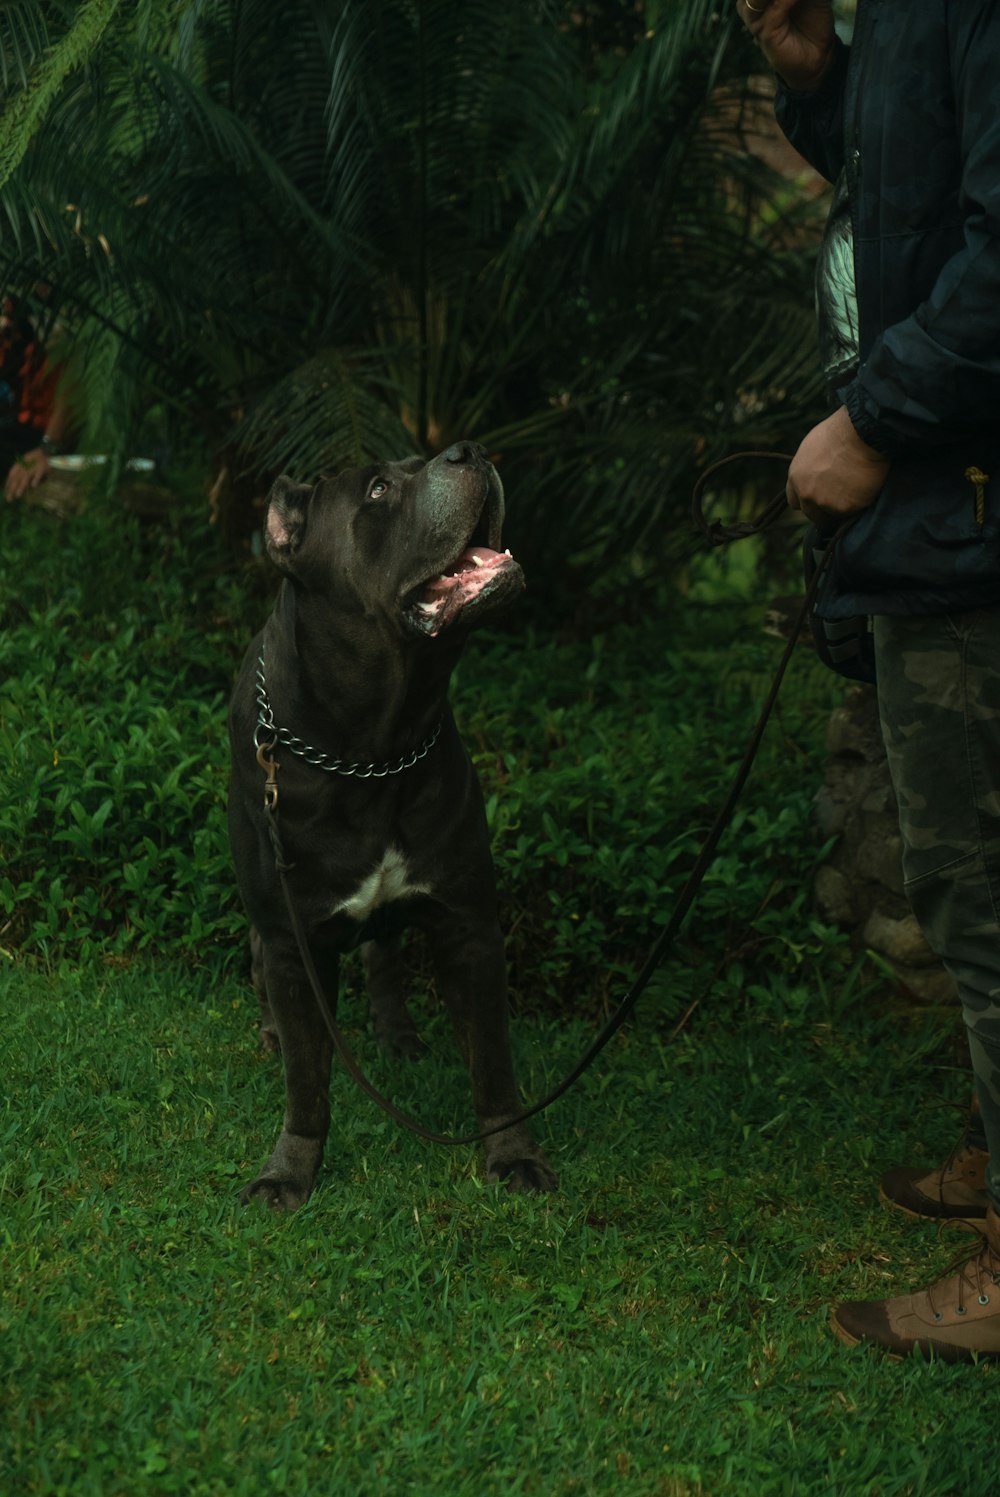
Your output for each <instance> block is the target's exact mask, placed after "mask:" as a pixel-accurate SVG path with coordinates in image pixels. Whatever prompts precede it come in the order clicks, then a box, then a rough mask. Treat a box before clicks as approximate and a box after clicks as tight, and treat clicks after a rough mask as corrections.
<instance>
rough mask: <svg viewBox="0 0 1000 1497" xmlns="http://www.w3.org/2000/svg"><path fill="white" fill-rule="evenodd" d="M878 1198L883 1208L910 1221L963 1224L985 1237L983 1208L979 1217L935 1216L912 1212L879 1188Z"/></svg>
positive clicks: (944, 1214)
mask: <svg viewBox="0 0 1000 1497" xmlns="http://www.w3.org/2000/svg"><path fill="white" fill-rule="evenodd" d="M878 1198H879V1200H880V1201H881V1202H882V1204H883V1206H888V1207H889V1208H890V1209H891V1210H893V1211H898V1212H900V1213H901V1215H903V1216H908V1217H909V1219H910V1221H914V1222H935V1223H937V1224H940V1223H941V1222H965V1224H966V1226H969V1227H974V1228H975V1230H976V1231H977V1232H979V1233H980V1234H981V1235H983V1236H985V1234H986V1207H985V1206H984V1207H983V1210H982V1215H981V1216H960V1215H955V1216H953V1215H951V1213H950V1212H949V1213H942V1214H941V1215H939V1216H935V1215H932V1214H931V1213H929V1212H926V1211H914V1210H913V1208H912V1207H911V1206H904V1205H902V1203H901V1202H899V1201H894V1200H893V1198H892V1196H887V1195H886V1193H885V1191H884V1190H883V1189H882V1187H881V1186H879V1192H878Z"/></svg>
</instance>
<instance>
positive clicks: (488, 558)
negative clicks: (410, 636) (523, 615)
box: [409, 543, 524, 638]
mask: <svg viewBox="0 0 1000 1497" xmlns="http://www.w3.org/2000/svg"><path fill="white" fill-rule="evenodd" d="M523 587H524V574H523V573H522V571H521V568H520V567H519V566H518V564H517V562H516V561H515V560H514V558H513V557H512V556H511V554H510V552H509V551H494V550H492V549H491V548H490V547H489V546H481V545H477V544H475V543H473V544H472V545H469V546H467V547H466V548H465V550H464V551H462V553H461V554H460V555H459V556H457V557H456V558H455V560H454V561H453V562H452V563H451V564H450V565H449V566H447V567H445V569H444V571H443V572H441V573H440V575H439V576H437V577H431V578H430V579H429V580H428V581H427V582H425V583H424V585H423V587H422V588H420V590H419V592H418V593H417V596H416V598H415V599H414V601H413V602H412V604H411V605H410V609H409V614H410V619H411V621H412V622H413V623H414V624H415V625H416V627H417V628H418V629H419V630H420V631H421V633H422V634H428V635H430V636H431V637H432V638H433V637H434V636H435V635H436V634H440V633H441V631H442V629H445V628H447V627H448V625H449V624H452V623H454V622H455V620H456V619H457V618H458V617H459V615H463V616H464V617H465V620H466V621H467V622H471V614H472V612H478V611H479V610H480V608H486V607H487V606H489V607H492V606H493V605H496V604H499V603H501V602H507V601H508V600H509V599H510V598H513V597H514V595H515V594H516V593H519V592H520V591H521V590H522V589H523Z"/></svg>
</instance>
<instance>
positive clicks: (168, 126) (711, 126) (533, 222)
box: [0, 0, 819, 570]
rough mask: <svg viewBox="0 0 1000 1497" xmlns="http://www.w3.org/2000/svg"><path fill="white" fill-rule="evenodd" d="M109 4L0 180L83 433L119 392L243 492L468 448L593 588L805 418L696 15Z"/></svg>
mask: <svg viewBox="0 0 1000 1497" xmlns="http://www.w3.org/2000/svg"><path fill="white" fill-rule="evenodd" d="M96 5H97V0H92V4H91V6H88V7H84V8H83V9H82V10H81V12H80V20H79V22H77V23H75V25H79V24H82V20H83V16H84V13H85V12H86V13H89V11H90V10H91V9H93V8H95V7H96ZM122 9H123V12H125V13H123V14H119V15H118V16H117V17H116V18H115V20H114V21H113V22H112V23H111V24H109V25H108V26H107V28H106V30H105V32H104V34H103V36H102V38H101V41H100V45H99V46H94V47H92V48H91V50H90V51H89V52H88V53H87V65H86V67H83V66H78V67H76V68H75V69H74V70H73V71H71V72H69V73H68V75H67V77H66V80H65V84H64V86H63V87H62V88H61V90H60V92H59V95H58V98H57V99H55V100H54V101H53V102H52V104H51V107H48V108H47V109H46V111H45V113H44V120H42V122H41V123H40V124H39V127H38V128H37V129H36V130H34V133H33V134H32V136H31V140H30V143H29V144H28V146H27V148H26V149H25V153H24V156H23V160H22V161H21V163H20V165H19V166H18V168H17V169H16V170H15V171H14V172H13V173H12V175H11V176H10V178H9V180H8V181H7V183H6V185H5V186H0V213H3V214H4V215H5V216H6V219H7V225H6V230H5V233H4V235H3V239H2V245H3V248H2V249H0V267H4V266H5V267H6V275H7V277H8V280H10V279H13V280H14V281H15V282H17V283H19V284H21V285H23V286H25V287H28V286H31V285H32V284H33V283H34V282H35V281H36V280H37V279H38V278H39V277H43V278H44V279H46V280H47V281H49V282H51V283H53V284H54V285H55V287H56V292H55V295H56V299H57V300H58V302H59V304H60V306H61V311H62V319H63V326H64V347H65V351H66V352H67V355H68V357H69V359H70V364H71V367H72V383H73V384H74V386H75V388H76V391H77V394H78V396H79V397H80V399H81V400H82V402H83V405H84V407H85V411H86V436H85V440H86V441H87V442H89V443H90V444H91V445H92V446H96V447H99V448H101V449H106V450H111V451H117V452H119V453H123V452H124V451H126V450H127V449H128V445H129V442H130V441H134V440H135V439H136V431H137V428H138V426H139V423H140V421H141V419H142V418H143V416H144V414H145V413H146V412H147V411H148V409H149V407H150V405H152V404H155V405H156V406H157V407H159V408H162V410H163V411H165V412H167V413H169V414H171V416H172V418H173V420H174V425H175V430H176V431H177V432H179V434H180V440H182V441H183V442H188V441H190V439H191V432H192V428H194V429H195V430H196V431H197V432H198V433H199V434H200V436H201V438H202V439H203V440H205V441H207V442H209V443H210V444H211V445H212V446H213V447H216V448H217V447H218V446H219V445H220V444H222V443H227V444H228V457H229V466H230V468H231V469H232V470H233V471H234V472H240V471H242V472H243V473H244V476H246V474H247V473H252V475H253V478H254V481H255V482H256V483H257V485H258V488H259V486H260V484H261V483H262V482H263V481H264V480H265V479H266V477H267V476H268V475H270V474H273V473H274V472H276V471H277V470H279V469H287V470H289V471H291V472H293V473H294V474H296V475H298V476H302V477H307V476H311V475H314V474H316V473H317V472H318V471H321V470H336V469H337V468H339V467H341V466H344V465H345V464H348V463H351V462H356V461H359V460H361V459H367V458H369V457H372V456H377V457H385V456H399V455H402V454H403V453H404V452H407V451H410V450H413V449H414V448H416V449H419V450H424V451H428V450H432V449H433V450H439V449H440V448H442V447H444V446H446V445H447V444H448V443H449V442H451V441H453V440H455V439H456V438H457V437H464V436H474V437H476V438H478V439H479V440H481V441H483V442H484V443H485V444H486V446H487V447H488V448H489V450H490V451H491V452H492V453H494V454H495V455H496V456H497V458H498V460H500V461H501V462H502V467H503V473H504V477H505V481H506V482H507V485H508V488H509V490H510V493H511V496H512V500H511V502H512V508H513V511H514V513H515V515H516V518H517V524H518V529H519V532H520V535H521V539H522V553H523V554H524V555H525V559H526V560H528V561H529V563H530V562H531V561H532V560H533V559H534V558H536V557H538V556H540V555H542V554H547V555H549V556H551V555H554V554H557V553H558V554H560V555H562V556H566V557H572V558H576V559H577V561H578V563H581V564H582V563H585V564H586V565H587V566H588V568H589V569H591V570H594V569H596V568H598V566H599V565H603V563H604V562H605V560H606V559H607V558H608V557H609V556H620V555H623V554H627V553H628V551H629V550H631V549H634V548H640V549H641V550H643V551H644V552H646V553H649V554H652V555H653V556H656V557H661V558H662V557H663V556H670V555H672V553H673V547H674V545H675V539H674V537H675V535H676V521H677V518H678V515H679V513H680V512H681V510H682V508H683V507H684V506H685V505H686V496H687V494H688V492H689V490H690V482H691V477H692V474H693V472H694V471H695V470H696V469H697V467H698V466H699V464H700V463H702V462H704V461H706V460H707V459H708V458H710V457H713V456H718V455H721V453H722V451H724V450H726V449H727V448H729V447H730V446H732V445H733V444H734V438H735V437H736V435H737V432H738V434H739V437H740V445H743V446H746V445H753V444H758V443H759V444H770V445H774V443H775V441H776V440H777V439H778V437H779V435H780V436H784V435H786V434H787V433H788V431H789V430H795V429H798V428H799V427H801V425H802V424H803V423H804V422H805V420H807V419H808V416H809V415H810V414H811V413H812V412H813V411H814V409H815V406H816V403H817V400H818V398H819V387H818V370H817V364H816V360H815V358H814V354H813V345H814V338H813V328H812V310H811V269H810V244H811V237H810V232H809V225H810V223H812V224H814V223H815V218H816V210H815V205H814V203H812V202H811V201H804V200H802V199H801V198H800V197H799V195H798V194H796V193H792V192H791V191H790V190H789V184H788V183H787V182H786V181H785V180H784V179H779V178H776V177H775V176H774V175H773V174H771V173H770V172H769V171H768V170H767V169H766V168H765V167H764V165H763V164H762V162H761V161H760V160H759V159H757V158H756V157H754V156H751V155H749V154H748V152H747V151H746V149H745V146H744V143H743V139H742V136H741V133H740V121H741V119H742V118H743V117H744V115H745V113H746V111H747V110H748V109H751V108H752V107H754V100H753V99H752V97H751V95H752V93H753V89H754V87H755V85H753V83H752V82H751V81H750V80H751V79H752V77H753V75H754V73H755V72H756V71H757V69H758V66H759V64H758V61H757V59H756V54H755V53H754V51H753V49H752V48H749V47H748V45H747V44H746V41H745V38H743V37H742V34H741V30H740V28H739V27H738V26H736V25H735V20H734V17H732V16H726V17H725V18H724V19H723V18H722V17H721V16H720V12H719V7H718V5H717V4H716V3H714V0H670V4H663V3H653V0H649V3H648V4H647V5H645V6H644V7H639V8H638V9H635V8H634V10H633V13H632V14H630V15H627V16H626V15H623V16H622V17H621V18H620V23H619V22H616V21H615V20H614V18H612V21H611V23H609V24H608V25H607V27H606V28H605V29H604V30H602V29H601V28H600V26H598V25H596V24H591V20H590V19H589V18H588V14H587V11H586V8H580V7H578V6H577V5H576V4H575V3H574V4H572V5H571V4H569V3H567V0H530V3H527V0H526V3H522V4H518V5H507V6H497V5H496V4H491V3H487V0H462V3H461V4H456V3H455V0H420V3H418V4H412V3H410V0H343V3H342V4H340V5H338V6H336V7H334V8H333V9H332V10H331V8H330V7H328V6H322V5H318V4H316V3H315V0H293V3H291V4H288V5H284V6H281V7H275V6H273V5H272V4H269V3H267V0H241V3H240V4H235V3H232V0H208V3H206V0H197V3H196V0H178V3H174V0H170V3H168V0H156V3H154V0H148V3H147V4H145V5H143V6H139V7H137V8H134V9H133V8H122ZM38 15H39V16H40V17H41V18H42V19H43V21H44V20H47V22H48V27H49V32H50V34H51V36H52V38H53V39H56V38H59V37H61V36H63V32H64V26H65V21H64V18H63V16H62V12H61V11H60V10H59V9H58V8H49V7H45V8H44V9H43V10H42V11H40V12H39V13H38ZM68 34H69V33H67V35H68ZM11 42H12V48H11V50H12V70H13V66H14V63H16V62H17V61H18V60H19V59H20V60H21V61H22V62H23V74H24V77H25V79H26V80H27V83H26V85H25V87H23V88H22V90H21V91H20V92H19V93H18V92H15V94H14V97H13V99H12V102H11V105H10V108H11V109H12V110H14V109H16V108H18V107H19V102H20V101H21V100H31V99H33V98H34V96H35V95H34V92H33V87H32V85H31V79H32V77H33V74H32V71H31V69H32V67H33V66H34V63H33V57H34V53H33V51H32V48H33V47H34V45H35V41H34V40H33V39H32V40H30V41H29V39H28V38H26V37H25V36H22V35H21V34H20V33H17V34H15V35H13V36H12V38H11ZM57 45H58V46H61V45H62V42H61V41H58V42H57ZM22 54H24V55H23V57H22ZM12 76H14V73H13V71H12ZM756 102H757V105H758V106H759V102H760V101H759V100H758V101H756ZM39 108H40V109H41V106H39ZM39 118H40V119H41V112H40V113H39ZM81 141H84V142H86V149H85V150H81V149H79V143H80V142H81ZM22 144H23V142H22ZM20 148H21V147H19V149H20ZM244 498H246V495H244Z"/></svg>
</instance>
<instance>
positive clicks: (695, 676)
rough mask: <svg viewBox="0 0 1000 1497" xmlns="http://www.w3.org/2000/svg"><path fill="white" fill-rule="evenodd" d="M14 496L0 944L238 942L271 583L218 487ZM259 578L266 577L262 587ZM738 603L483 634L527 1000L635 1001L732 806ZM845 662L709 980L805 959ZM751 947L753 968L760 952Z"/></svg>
mask: <svg viewBox="0 0 1000 1497" xmlns="http://www.w3.org/2000/svg"><path fill="white" fill-rule="evenodd" d="M110 520H111V516H110V513H102V512H97V513H94V514H85V515H84V516H82V517H79V518H77V519H74V520H73V521H71V522H68V523H65V524H62V525H58V524H56V523H55V522H53V521H52V520H50V519H49V518H48V517H46V516H41V515H39V514H37V513H34V514H32V513H27V512H23V511H15V510H9V511H8V513H7V515H6V516H5V524H4V527H3V530H2V532H0V551H2V555H3V568H2V579H0V624H2V626H3V630H2V634H0V677H2V679H3V681H4V685H3V687H2V689H0V755H2V757H3V762H4V764H5V766H6V775H7V793H6V794H5V796H4V797H3V799H2V801H0V868H2V871H0V927H2V928H3V929H4V930H5V931H6V935H0V944H5V945H7V946H8V947H14V946H23V947H24V948H25V950H26V951H28V952H33V953H43V954H46V955H47V956H49V957H50V958H55V957H58V956H59V955H60V954H72V955H73V956H75V957H77V958H80V957H88V956H91V955H95V954H100V955H103V956H105V957H121V956H125V955H135V954H136V953H139V952H142V951H148V950H154V951H158V952H166V951H172V952H174V953H176V954H178V955H181V954H187V955H188V956H190V957H192V958H199V959H200V958H204V957H205V955H206V954H207V953H209V952H210V951H211V950H212V949H213V947H218V948H219V949H220V951H221V952H222V954H223V955H225V954H226V953H230V952H233V951H236V952H237V953H242V950H243V934H242V933H243V919H242V915H241V913H240V910H239V907H238V903H237V899H236V895H235V889H234V881H233V876H232V871H231V868H230V863H229V853H228V848H227V842H226V828H225V816H224V801H225V789H226V780H227V762H228V761H227V755H228V750H227V745H226V737H225V702H226V696H227V694H228V690H229V686H230V683H231V681H232V678H233V675H234V673H235V670H236V667H237V664H238V660H239V657H240V656H241V654H242V651H243V649H244V648H245V646H246V644H247V643H249V640H250V637H251V636H252V634H253V633H254V632H255V631H256V629H257V627H259V624H260V622H261V621H262V619H263V617H264V614H265V612H266V609H267V606H268V593H267V591H266V589H267V588H268V587H270V586H271V585H272V584H271V580H270V577H271V574H270V572H269V571H268V573H267V574H265V575H266V580H263V579H262V574H260V573H258V572H257V571H255V570H251V571H249V572H247V573H244V574H240V573H238V572H236V571H232V570H229V569H227V566H226V564H225V557H224V553H223V552H222V549H221V547H220V545H219V542H218V538H217V537H216V536H215V534H214V533H213V532H212V531H211V530H210V529H209V528H208V527H207V526H206V525H205V524H204V522H203V521H202V520H201V519H200V517H199V512H198V509H197V501H195V502H194V503H193V504H191V505H190V506H189V507H188V508H185V507H184V506H183V505H179V507H178V510H177V513H176V514H175V515H174V518H173V523H172V524H171V525H170V526H168V527H166V528H165V529H164V528H161V527H160V526H153V527H148V528H143V527H142V526H141V525H139V524H138V522H136V521H135V520H124V519H122V518H121V517H120V516H119V517H117V518H116V519H115V521H114V527H113V528H112V527H111V524H110ZM262 580H263V585H262ZM759 615H760V609H759V607H757V606H754V605H747V604H746V603H743V602H734V601H731V602H729V603H720V604H718V605H701V604H699V605H691V604H686V605H678V603H677V602H676V600H674V599H671V598H668V597H666V596H664V597H663V598H662V599H661V601H660V604H659V606H658V607H657V608H656V609H650V608H649V607H648V605H647V606H646V607H644V609H642V610H640V611H639V613H638V615H637V618H636V620H635V621H634V622H626V623H618V624H609V623H605V624H601V625H598V624H597V623H596V621H597V620H599V619H600V617H601V613H600V610H599V609H597V608H596V607H595V609H594V610H593V612H592V615H591V619H592V621H593V622H592V624H591V627H593V629H594V632H593V633H592V634H585V635H584V637H582V638H580V639H577V640H559V639H557V638H554V637H552V636H551V635H548V636H547V635H544V634H542V633H541V632H540V631H538V630H537V628H535V627H526V628H525V629H524V631H523V632H518V630H517V628H516V619H515V618H512V619H511V629H510V632H508V633H505V634H494V635H483V634H478V635H475V636H474V637H473V638H472V639H471V640H470V643H469V646H468V650H467V652H466V655H465V657H464V658H463V661H462V664H461V666H460V669H459V673H458V677H457V682H456V688H455V691H454V693H453V697H454V701H455V706H456V711H457V714H458V717H459V722H460V725H461V727H462V729H463V732H464V734H465V737H466V740H467V742H468V744H469V747H470V751H471V752H472V754H473V758H474V760H475V763H476V765H477V769H478V771H479V774H480V778H481V780H482V783H483V788H484V792H485V795H486V799H487V811H488V815H489V818H490V823H491V827H492V832H493V843H494V854H495V858H496V862H497V868H498V873H499V881H500V886H501V890H502V897H503V900H504V906H505V908H504V923H505V926H506V928H507V929H508V930H509V932H510V937H509V941H508V955H509V959H510V963H511V971H512V977H513V986H514V991H515V996H516V998H517V1000H518V1001H519V1002H520V1003H521V1004H522V1005H523V1006H525V1007H527V1008H533V1007H537V1006H539V1005H544V1006H546V1007H549V1008H551V1007H558V1006H562V1005H565V1004H572V1005H573V1006H574V1007H576V1008H578V1009H579V1008H580V1007H581V1006H585V1007H588V1008H591V1009H593V1008H596V1007H599V1006H601V1005H604V1004H606V1003H608V1002H612V1001H614V1000H615V998H616V996H618V995H619V990H620V989H621V987H622V985H623V981H624V974H627V973H628V972H629V971H631V970H633V969H634V966H635V964H636V961H637V960H638V959H639V958H640V957H641V955H642V954H643V952H644V949H646V948H647V947H648V946H649V945H650V944H651V941H652V939H653V937H654V936H655V934H656V931H657V929H658V927H659V926H660V925H661V924H662V923H663V922H664V921H665V920H666V919H667V917H668V915H669V912H670V909H671V907H672V903H673V899H674V897H675V896H676V894H677V892H678V890H679V888H680V886H681V883H682V881H683V878H684V876H685V874H686V872H687V869H688V868H689V867H690V866H691V863H692V861H693V859H694V856H695V854H696V852H697V848H698V846H699V844H700V841H701V838H702V836H703V834H704V831H705V830H706V828H707V826H708V825H709V824H710V822H711V820H712V819H713V817H714V814H715V811H716V809H717V808H718V806H719V804H721V802H722V800H723V798H724V796H725V793H726V791H727V790H728V786H729V783H730V778H731V776H732V773H733V770H734V767H735V764H736V762H737V760H738V759H739V757H740V754H741V753H742V750H743V746H744V743H745V740H746V738H747V737H748V735H749V732H750V729H751V727H752V725H753V722H754V720H755V718H756V715H757V711H758V708H759V705H760V702H761V700H762V699H763V696H764V694H765V692H766V688H767V685H768V682H769V678H770V674H771V672H772V670H773V668H774V665H775V664H776V660H777V654H778V649H779V647H778V646H776V645H775V643H774V642H773V641H771V640H769V639H767V638H765V637H764V636H763V635H761V634H760V632H759ZM838 697H839V685H838V684H837V682H836V680H835V678H832V677H830V676H829V675H827V674H826V673H824V672H823V671H822V670H821V668H820V667H818V665H817V664H816V663H815V661H814V660H813V659H812V657H811V656H810V655H809V653H808V652H805V651H804V652H803V658H802V662H801V664H800V667H799V670H798V671H797V672H796V673H795V675H794V676H793V679H792V682H791V683H790V684H789V686H788V687H787V688H786V695H785V697H784V698H783V701H782V706H781V709H780V714H779V718H778V721H777V722H776V724H775V726H774V728H773V730H772V733H771V736H770V738H769V739H768V740H766V741H765V750H764V753H763V756H762V760H761V765H760V768H759V770H758V771H757V773H756V774H755V776H754V778H753V779H752V780H751V784H750V788H749V790H748V791H747V793H746V795H745V798H744V802H743V805H742V807H741V809H740V811H739V812H738V815H737V818H736V821H735V823H734V825H733V828H732V830H731V831H730V833H729V834H728V836H727V838H726V840H725V842H724V843H723V846H722V848H721V850H720V855H719V857H718V858H717V859H716V861H715V863H714V864H713V867H712V869H711V871H710V874H709V876H708V879H707V881H706V884H705V886H704V889H703V893H702V895H701V898H700V901H699V905H698V908H697V910H696V912H695V916H694V917H693V919H692V921H691V922H690V923H689V928H688V932H687V936H686V938H685V948H684V949H685V955H686V959H687V960H686V964H685V975H683V976H682V977H680V978H679V979H678V980H679V981H680V982H681V983H682V984H687V985H688V986H689V987H690V988H691V991H692V993H693V992H694V991H695V990H696V987H697V984H698V983H699V982H703V981H704V980H705V977H706V973H707V967H708V966H710V965H711V963H713V962H716V961H718V960H719V959H720V958H722V959H724V965H725V964H726V963H727V962H728V963H730V964H734V965H733V975H732V976H731V977H730V978H729V979H728V980H729V981H731V982H732V983H733V984H734V985H738V984H739V982H741V981H742V980H744V970H743V967H741V966H740V965H739V964H741V963H742V964H743V966H744V967H745V968H746V970H747V971H750V972H752V971H753V970H756V967H759V966H760V965H761V964H766V965H767V966H768V968H769V969H770V970H778V971H788V972H794V971H796V970H798V969H799V968H800V967H801V966H802V965H803V964H806V963H808V962H809V961H811V960H813V958H814V957H815V955H816V953H817V952H818V951H819V950H821V949H822V948H823V947H824V946H828V945H831V943H832V944H835V943H836V937H835V936H834V934H833V933H832V932H826V931H824V930H823V929H822V927H818V926H815V927H813V926H811V925H810V921H809V916H808V912H807V903H806V895H807V891H808V887H809V884H810V870H811V869H812V867H813V865H814V864H815V862H816V860H817V858H818V856H819V853H820V851H821V849H820V847H819V845H818V843H817V839H816V836H815V832H814V829H813V825H812V819H811V814H810V798H811V795H812V791H813V787H814V785H815V784H816V782H817V780H818V778H819V775H820V764H819V753H820V744H821V739H822V734H823V730H824V724H825V718H826V714H827V710H828V708H829V706H830V705H831V704H832V703H833V702H834V701H835V700H837V699H838ZM755 964H756V967H755Z"/></svg>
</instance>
